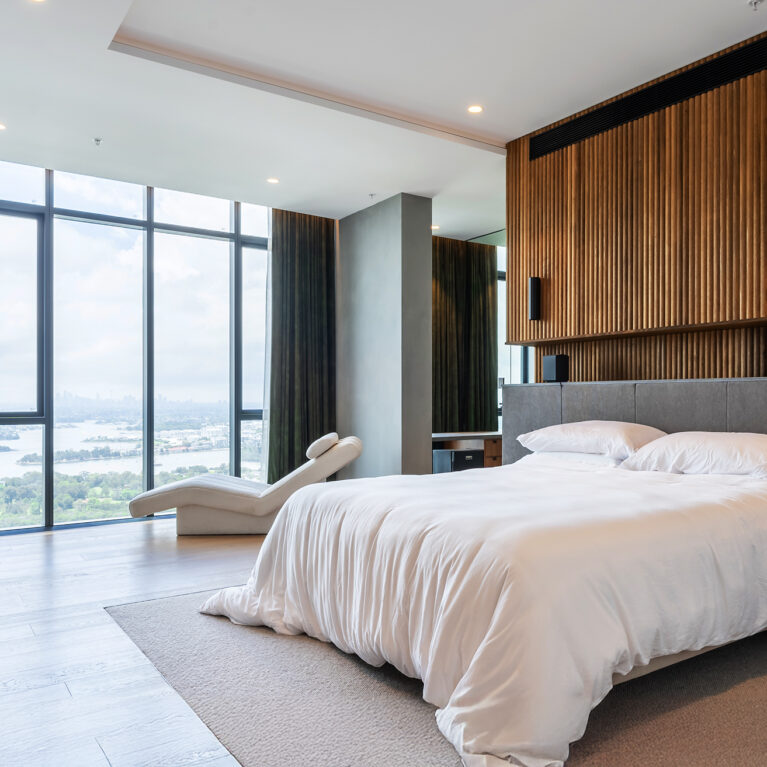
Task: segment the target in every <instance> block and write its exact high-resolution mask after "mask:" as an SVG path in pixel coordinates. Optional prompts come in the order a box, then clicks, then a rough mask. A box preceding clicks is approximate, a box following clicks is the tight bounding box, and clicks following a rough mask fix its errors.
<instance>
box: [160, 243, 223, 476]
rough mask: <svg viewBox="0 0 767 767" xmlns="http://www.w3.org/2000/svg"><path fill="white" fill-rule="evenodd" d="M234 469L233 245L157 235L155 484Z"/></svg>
mask: <svg viewBox="0 0 767 767" xmlns="http://www.w3.org/2000/svg"><path fill="white" fill-rule="evenodd" d="M206 471H214V472H216V473H223V474H228V473H229V243H228V242H221V241H218V240H210V239H204V238H201V237H188V236H183V235H175V234H157V235H156V236H155V484H156V485H162V484H166V483H167V482H170V481H172V480H174V479H177V478H180V476H193V475H195V474H202V473H205V472H206Z"/></svg>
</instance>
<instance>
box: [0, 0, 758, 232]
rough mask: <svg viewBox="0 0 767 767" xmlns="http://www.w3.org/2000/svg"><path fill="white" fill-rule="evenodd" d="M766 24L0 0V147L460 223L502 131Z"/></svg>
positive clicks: (586, 13) (648, 8)
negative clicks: (427, 213) (391, 202)
mask: <svg viewBox="0 0 767 767" xmlns="http://www.w3.org/2000/svg"><path fill="white" fill-rule="evenodd" d="M765 29H767V7H765V8H764V9H763V10H761V11H759V12H756V13H754V12H753V11H751V10H750V9H749V8H748V6H747V4H746V0H643V2H641V3H616V2H614V1H613V2H607V1H606V0H578V2H572V0H549V1H548V2H540V0H513V1H512V0H474V2H472V3H471V4H470V5H468V4H466V3H465V2H458V1H457V0H452V2H445V1H444V0H442V2H437V1H436V0H419V1H418V2H413V0H409V2H406V0H387V2H386V3H375V4H373V3H360V2H356V3H352V2H349V1H348V0H345V1H343V2H342V1H341V0H325V1H324V2H323V3H317V2H310V1H309V0H280V2H278V3H276V2H264V1H261V2H258V1H256V0H215V1H214V0H135V1H134V2H131V0H99V2H97V3H94V2H92V0H45V2H30V0H3V10H2V24H1V25H0V66H1V67H2V71H3V72H4V77H3V79H2V82H0V122H2V123H4V124H6V125H7V130H6V131H2V132H0V159H5V160H11V161H16V162H26V163H30V164H35V165H43V166H47V167H53V168H56V169H60V170H68V171H74V172H79V173H89V174H93V175H101V176H105V177H111V178H116V179H121V180H126V181H134V182H138V183H145V184H152V185H154V186H161V187H168V188H173V189H181V190H185V191H191V192H198V193H201V194H209V195H215V196H220V197H227V198H234V199H241V200H244V201H248V202H256V203H261V204H267V205H272V206H275V207H283V208H288V209H291V210H298V211H302V212H307V213H314V214H318V215H325V216H332V217H341V216H344V215H347V214H349V213H352V212H354V211H356V210H359V209H360V208H362V207H365V206H366V205H369V204H370V202H371V200H373V201H376V200H381V199H385V198H386V197H388V196H390V195H392V194H396V193H398V192H409V193H413V194H422V195H426V196H429V197H432V198H433V201H434V203H433V204H434V214H433V220H434V222H435V223H436V224H439V225H440V227H441V229H440V234H444V235H446V236H453V237H461V238H469V237H476V236H479V235H483V234H485V233H487V232H490V231H493V230H496V229H499V228H502V227H503V226H504V186H505V184H504V172H505V169H504V157H503V153H502V149H499V147H502V146H503V144H504V143H505V142H506V141H508V140H510V139H513V138H516V137H518V136H520V135H523V134H524V133H527V132H529V131H530V130H533V129H535V128H538V127H541V126H542V125H546V124H548V123H550V122H552V121H554V120H556V119H559V118H561V117H565V116H567V115H568V114H571V113H573V112H575V111H578V110H579V109H581V108H584V107H586V106H589V105H591V104H593V103H596V102H598V101H600V100H603V99H604V98H607V97H609V96H612V95H614V94H616V93H619V92H621V91H623V90H626V89H628V88H630V87H632V86H635V85H638V84H641V83H642V82H645V81H647V80H649V79H652V78H653V77H656V76H658V75H660V74H663V73H665V72H667V71H670V70H672V69H674V68H676V67H678V66H681V65H683V64H686V63H688V62H690V61H693V60H695V59H697V58H700V57H702V56H705V55H707V54H709V53H712V52H714V51H716V50H719V49H721V48H723V47H726V46H727V45H730V44H732V43H734V42H737V41H739V40H742V39H744V38H746V37H749V36H751V35H754V34H756V33H758V32H761V31H763V30H765ZM126 53H127V54H131V55H126ZM9 73H12V74H10V75H9ZM472 103H479V104H482V105H483V106H484V108H485V109H484V112H483V113H482V114H480V115H469V114H468V113H467V112H466V107H467V106H468V105H469V104H472ZM94 137H100V138H103V142H102V144H101V146H100V147H96V146H95V145H94V142H93V138H94ZM270 176H276V177H278V178H279V179H280V183H279V184H278V185H272V184H267V183H266V178H267V177H270ZM370 195H375V196H374V197H372V198H371V197H370Z"/></svg>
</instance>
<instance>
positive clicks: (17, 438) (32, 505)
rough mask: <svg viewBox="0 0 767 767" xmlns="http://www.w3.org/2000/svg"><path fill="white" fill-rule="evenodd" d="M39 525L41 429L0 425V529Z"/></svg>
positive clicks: (41, 498) (40, 518) (41, 516)
mask: <svg viewBox="0 0 767 767" xmlns="http://www.w3.org/2000/svg"><path fill="white" fill-rule="evenodd" d="M42 524H43V427H42V426H0V528H11V527H28V526H30V525H42Z"/></svg>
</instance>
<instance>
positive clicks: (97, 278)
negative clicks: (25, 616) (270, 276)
mask: <svg viewBox="0 0 767 767" xmlns="http://www.w3.org/2000/svg"><path fill="white" fill-rule="evenodd" d="M268 229H269V211H268V209H267V208H265V207H262V206H258V205H252V204H241V203H238V202H230V201H228V200H222V199H218V198H211V197H202V196H199V195H192V194H186V193H180V192H175V191H170V190H162V189H153V188H151V187H142V186H139V185H135V184H128V183H124V182H117V181H110V180H106V179H99V178H91V177H87V176H80V175H76V174H71V173H60V172H53V171H50V170H49V171H44V170H42V169H38V168H30V167H26V166H22V165H15V164H10V163H3V162H0V280H2V285H3V292H4V300H3V302H0V529H8V528H22V527H28V526H29V527H35V526H41V525H47V526H50V525H53V524H61V523H69V522H83V521H94V520H102V519H110V518H117V517H125V516H126V515H127V504H128V501H129V500H130V498H131V497H132V496H133V495H135V494H136V493H138V492H140V491H141V490H142V489H147V488H150V487H153V486H157V485H159V484H164V483H166V482H169V481H173V480H176V479H180V478H182V477H185V476H190V475H191V474H199V473H203V472H206V471H215V472H223V473H236V474H240V473H241V474H242V475H243V476H248V477H253V478H261V477H262V475H263V465H264V460H263V459H264V454H263V435H262V417H263V399H264V367H265V365H264V352H265V348H266V332H267V329H266V300H267V280H266V269H267V267H266V265H267V257H266V248H267V242H268V239H267V238H268V233H269V232H268Z"/></svg>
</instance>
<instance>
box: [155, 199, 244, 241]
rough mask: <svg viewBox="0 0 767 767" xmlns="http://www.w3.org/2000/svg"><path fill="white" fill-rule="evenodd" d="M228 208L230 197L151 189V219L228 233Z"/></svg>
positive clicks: (229, 226)
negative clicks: (224, 198) (152, 192)
mask: <svg viewBox="0 0 767 767" xmlns="http://www.w3.org/2000/svg"><path fill="white" fill-rule="evenodd" d="M231 211H232V208H231V203H230V202H229V200H222V199H220V198H219V197H203V196H202V195H200V194H189V193H188V192H175V191H173V190H172V189H155V190H154V220H155V221H157V222H159V223H163V224H177V225H179V226H190V227H194V228H195V229H212V230H214V231H216V232H229V231H231V228H232V221H231V216H232V212H231Z"/></svg>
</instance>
